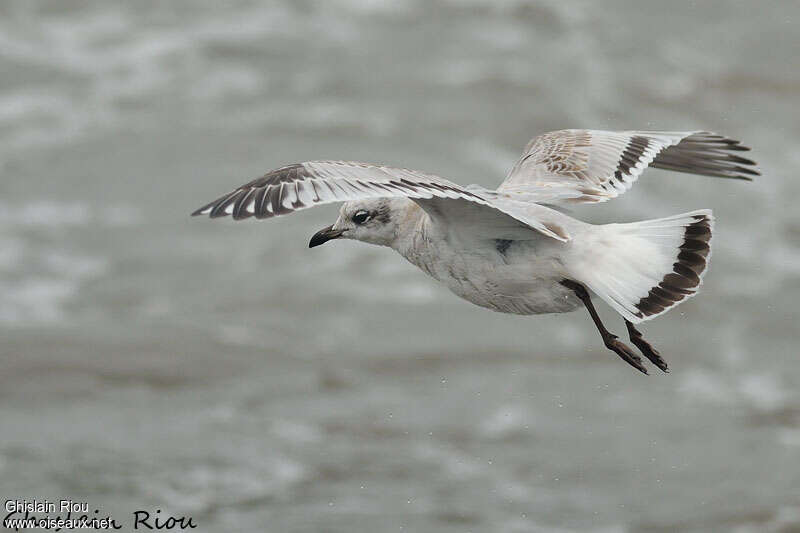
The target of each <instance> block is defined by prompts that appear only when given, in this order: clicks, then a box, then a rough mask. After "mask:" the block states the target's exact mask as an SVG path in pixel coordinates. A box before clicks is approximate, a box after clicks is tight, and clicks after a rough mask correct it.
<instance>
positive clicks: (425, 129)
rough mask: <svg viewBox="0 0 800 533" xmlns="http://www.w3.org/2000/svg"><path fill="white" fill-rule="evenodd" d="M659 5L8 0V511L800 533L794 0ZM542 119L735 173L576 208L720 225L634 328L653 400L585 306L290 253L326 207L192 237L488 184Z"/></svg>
mask: <svg viewBox="0 0 800 533" xmlns="http://www.w3.org/2000/svg"><path fill="white" fill-rule="evenodd" d="M663 4H664V5H660V6H655V5H645V4H643V3H640V2H634V1H629V2H622V1H618V2H602V3H601V2H588V1H587V2H561V1H551V2H538V3H535V4H529V3H527V2H523V1H506V2H496V1H493V0H470V1H467V2H455V1H453V2H423V1H415V0H400V1H397V2H382V1H377V0H370V1H363V2H361V1H357V0H324V1H323V0H320V1H312V0H307V1H302V2H270V1H265V2H249V1H233V0H228V1H226V2H216V1H215V2H212V1H207V2H199V1H172V2H159V1H155V0H153V1H137V2H122V1H110V0H103V1H96V2H90V1H77V0H69V1H67V0H51V1H34V0H6V1H4V2H2V3H0V175H1V176H2V181H1V182H0V338H2V341H1V342H0V428H1V429H0V495H2V496H3V499H5V498H28V499H30V498H34V497H36V498H45V497H48V498H60V497H67V498H73V499H76V500H83V501H88V502H90V504H91V505H92V506H95V507H99V508H101V509H102V510H104V512H110V513H112V514H114V515H115V516H120V517H124V519H125V520H129V519H128V518H127V516H128V515H129V514H130V513H131V512H132V511H133V510H135V509H155V508H162V509H164V510H165V512H166V511H168V512H170V513H172V514H187V515H191V516H193V517H194V519H195V522H196V523H198V524H199V526H200V529H199V530H202V531H228V530H231V529H240V530H258V531H262V530H267V531H293V532H312V531H341V532H352V531H369V532H378V531H403V530H405V531H430V532H450V531H453V532H455V531H458V532H463V531H475V532H477V531H481V532H488V531H497V532H501V531H502V532H510V531H587V530H590V531H606V532H612V531H613V532H617V531H619V532H628V531H631V532H634V531H674V530H687V531H722V530H736V531H739V532H749V531H774V532H779V531H780V532H785V531H800V392H798V389H799V387H798V386H799V385H800V356H799V355H798V348H797V345H796V344H797V343H796V341H797V340H798V331H797V326H798V313H797V310H796V307H795V306H796V305H797V302H798V300H800V209H798V208H797V207H796V202H797V198H798V196H800V179H798V174H800V155H798V154H800V151H798V149H797V139H798V137H799V136H800V121H798V105H799V104H800V100H799V97H800V54H798V50H799V49H800V30H798V24H800V7H798V5H797V4H796V3H791V2H785V3H779V2H775V3H769V4H764V5H760V6H758V7H757V6H756V4H753V3H748V2H739V3H737V2H698V3H685V2H669V3H663ZM562 127H595V128H620V129H621V128H652V129H655V128H659V129H710V130H715V131H720V132H723V133H726V134H728V135H731V136H734V137H738V138H741V139H742V140H744V141H746V143H747V144H750V145H752V146H753V147H754V148H755V151H754V153H753V154H754V157H755V158H756V159H757V160H758V161H759V162H760V163H761V167H762V170H763V172H764V177H763V178H762V179H760V180H759V181H758V182H757V183H755V184H744V183H729V182H722V181H719V180H714V179H710V178H698V177H692V176H681V175H670V174H668V173H665V172H660V171H651V172H649V173H648V174H647V175H646V176H645V177H644V178H643V179H642V180H641V181H640V183H639V184H638V185H637V186H636V187H635V188H634V189H633V190H632V191H631V192H630V193H628V194H627V195H626V196H625V197H623V198H621V199H619V200H616V201H614V202H611V203H609V204H608V205H605V206H603V207H600V208H591V209H586V210H583V209H582V210H580V211H579V212H577V214H578V215H580V216H582V217H584V218H586V219H588V220H593V221H598V222H599V221H608V220H615V219H618V220H635V219H638V218H647V217H656V216H666V215H669V214H672V213H676V212H680V211H687V210H690V209H695V208H701V207H710V208H713V209H714V211H715V213H716V215H717V219H718V222H717V228H718V229H717V232H716V236H715V245H716V248H715V251H714V260H713V263H712V268H711V271H710V274H709V276H708V277H707V278H706V283H705V286H704V289H703V291H702V294H701V296H700V297H698V298H695V299H693V300H691V301H690V302H688V303H686V304H684V305H682V306H681V307H680V309H679V310H678V311H675V312H672V313H670V314H669V315H667V316H666V317H664V318H661V319H659V320H657V321H654V322H652V323H648V324H647V325H646V328H645V330H646V332H647V335H648V337H649V338H650V339H651V340H652V341H653V343H654V344H655V345H656V346H658V347H659V348H660V349H661V351H662V353H663V354H664V355H665V356H666V358H667V360H668V361H669V362H670V364H671V367H672V368H673V371H672V373H671V374H669V375H667V376H663V375H653V376H651V377H649V378H645V377H643V376H640V375H638V374H637V373H636V372H635V371H633V370H632V369H630V368H628V367H627V366H626V365H625V364H624V363H622V362H620V361H619V360H618V359H617V358H616V357H615V356H614V355H613V354H611V353H609V352H607V351H606V350H604V349H603V348H602V346H601V344H600V342H599V340H598V338H597V335H596V332H595V331H594V329H593V328H592V327H591V325H590V322H589V320H588V318H587V317H586V316H585V315H584V314H583V313H581V312H579V313H573V314H571V315H566V316H560V317H558V316H557V317H538V318H519V317H511V316H503V315H498V314H493V313H490V312H488V311H484V310H481V309H479V308H476V307H471V306H469V305H468V304H466V303H465V302H462V301H460V300H458V299H457V298H456V297H454V296H452V295H451V294H449V293H448V292H446V291H445V290H444V289H443V288H441V287H439V286H437V285H435V284H434V283H433V282H432V281H430V280H428V279H427V278H426V277H424V276H423V275H422V274H421V273H419V272H417V271H415V270H414V269H413V267H411V266H410V265H408V264H405V263H404V262H402V261H401V260H400V259H399V258H398V257H396V256H394V255H393V253H392V252H391V251H389V250H384V249H375V248H370V247H367V246H363V245H358V244H355V243H336V244H335V245H331V246H326V247H323V248H320V249H315V250H311V251H310V250H308V249H307V248H306V243H307V239H308V236H309V235H310V234H311V233H313V232H314V231H315V230H316V229H319V228H320V227H322V226H324V225H326V224H328V223H330V221H331V220H332V219H333V217H334V216H335V211H336V210H335V208H333V207H328V208H320V209H316V210H311V211H307V212H304V213H302V214H300V215H296V216H292V217H287V218H284V219H280V220H275V221H270V222H263V223H238V224H237V223H232V222H229V221H216V222H210V221H208V220H197V219H190V218H189V217H188V216H187V215H188V213H189V212H190V211H191V210H192V209H194V208H196V207H197V206H199V205H201V204H202V203H204V202H206V201H208V200H210V199H212V198H214V197H215V196H216V195H218V193H221V192H224V191H225V190H228V189H229V188H231V187H232V186H236V185H239V184H240V183H242V182H244V181H245V180H248V179H250V178H252V177H254V176H257V175H259V174H260V173H262V172H263V171H265V170H267V169H270V168H274V167H277V166H279V165H281V164H285V163H289V162H294V161H302V160H307V159H322V158H345V159H361V160H367V161H379V162H385V163H389V164H401V165H405V166H410V167H415V168H421V169H425V170H429V171H431V172H435V173H438V174H441V175H444V176H448V177H451V178H452V179H454V180H456V181H460V182H462V183H470V182H477V183H481V184H484V185H490V184H496V183H498V182H499V181H500V179H501V177H502V176H503V175H504V173H505V172H506V171H507V169H508V168H509V166H510V165H511V164H512V162H513V160H514V159H515V157H516V155H517V154H518V152H519V151H520V150H521V147H522V146H523V145H524V144H525V143H526V142H527V140H528V139H529V138H530V137H531V136H533V135H535V134H537V133H539V132H542V131H546V130H550V129H558V128H562ZM603 311H604V312H603V316H604V317H606V318H607V320H609V321H612V322H611V323H613V324H615V325H614V328H616V329H618V330H619V329H620V328H621V327H622V324H621V321H620V320H619V319H617V318H616V317H614V316H613V315H612V314H611V313H610V312H609V311H608V310H607V309H605V310H603Z"/></svg>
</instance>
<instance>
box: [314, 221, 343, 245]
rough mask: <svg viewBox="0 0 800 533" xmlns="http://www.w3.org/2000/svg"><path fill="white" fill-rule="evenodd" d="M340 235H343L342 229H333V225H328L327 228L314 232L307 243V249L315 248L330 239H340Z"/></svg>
mask: <svg viewBox="0 0 800 533" xmlns="http://www.w3.org/2000/svg"><path fill="white" fill-rule="evenodd" d="M342 233H344V230H343V229H333V225H330V226H328V227H327V228H322V229H321V230H319V231H318V232H316V233H315V234H314V236H313V237H311V240H310V241H308V247H309V248H313V247H315V246H319V245H320V244H325V243H326V242H328V241H330V240H332V239H337V238H339V237H341V235H342Z"/></svg>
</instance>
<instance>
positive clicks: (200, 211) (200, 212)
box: [189, 201, 217, 217]
mask: <svg viewBox="0 0 800 533" xmlns="http://www.w3.org/2000/svg"><path fill="white" fill-rule="evenodd" d="M216 203H217V202H216V201H214V202H212V203H210V204H206V205H204V206H203V207H201V208H199V209H196V210H194V211H192V214H191V215H189V216H191V217H199V216H202V215H207V214H208V213H209V209H213V207H214V204H216Z"/></svg>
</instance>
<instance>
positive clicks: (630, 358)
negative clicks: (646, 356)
mask: <svg viewBox="0 0 800 533" xmlns="http://www.w3.org/2000/svg"><path fill="white" fill-rule="evenodd" d="M605 343H606V347H607V348H608V349H609V350H612V351H613V352H614V353H616V354H617V355H619V356H620V357H621V358H622V360H623V361H625V362H626V363H628V364H629V365H631V366H632V367H633V368H635V369H636V370H638V371H639V372H641V373H642V374H647V373H648V372H647V369H646V368H645V367H644V365H643V364H642V358H641V357H639V356H638V355H636V354H635V353H634V351H633V350H631V349H630V347H628V345H627V344H625V343H623V342H620V341H618V340H617V338H616V335H613V334H612V335H609V338H607V339H605Z"/></svg>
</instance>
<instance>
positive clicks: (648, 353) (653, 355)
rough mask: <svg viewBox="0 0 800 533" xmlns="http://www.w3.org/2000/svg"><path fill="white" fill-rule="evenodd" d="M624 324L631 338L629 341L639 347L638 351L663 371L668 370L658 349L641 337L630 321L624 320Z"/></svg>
mask: <svg viewBox="0 0 800 533" xmlns="http://www.w3.org/2000/svg"><path fill="white" fill-rule="evenodd" d="M625 325H626V326H627V327H628V335H629V336H630V338H631V342H632V343H633V344H634V345H636V347H637V348H639V351H640V352H642V354H643V355H644V356H645V357H647V358H648V359H650V361H651V362H652V363H653V364H654V365H656V366H657V367H658V368H660V369H661V370H663V371H664V372H669V369H668V368H667V362H666V361H664V359H662V358H661V355H660V354H659V353H658V350H656V349H655V348H653V347H652V346H651V345H650V343H649V342H647V341H646V340H644V338H642V333H641V332H640V331H639V330H638V329H636V328H635V327H634V326H633V324H632V323H630V322H629V321H627V320H626V321H625Z"/></svg>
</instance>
